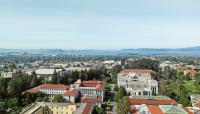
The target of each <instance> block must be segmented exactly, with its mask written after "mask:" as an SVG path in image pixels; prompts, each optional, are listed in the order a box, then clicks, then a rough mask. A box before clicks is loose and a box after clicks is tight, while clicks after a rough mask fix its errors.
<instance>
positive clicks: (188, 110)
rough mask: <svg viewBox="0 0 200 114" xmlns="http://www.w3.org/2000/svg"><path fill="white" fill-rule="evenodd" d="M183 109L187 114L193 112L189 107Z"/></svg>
mask: <svg viewBox="0 0 200 114" xmlns="http://www.w3.org/2000/svg"><path fill="white" fill-rule="evenodd" d="M185 111H186V112H187V113H188V114H194V111H193V112H192V111H191V110H190V109H189V108H185Z"/></svg>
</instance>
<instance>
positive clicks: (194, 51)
mask: <svg viewBox="0 0 200 114" xmlns="http://www.w3.org/2000/svg"><path fill="white" fill-rule="evenodd" d="M25 52H28V53H30V54H32V55H118V56H119V55H121V56H125V55H183V56H200V46H196V47H187V48H174V49H172V48H138V49H135V48H130V49H121V50H64V49H4V48H0V56H1V55H21V54H24V53H25Z"/></svg>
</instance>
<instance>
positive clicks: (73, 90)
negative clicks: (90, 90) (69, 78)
mask: <svg viewBox="0 0 200 114" xmlns="http://www.w3.org/2000/svg"><path fill="white" fill-rule="evenodd" d="M79 91H80V90H79V89H72V90H67V91H65V92H64V95H67V96H75V95H76V94H77V93H78V92H79Z"/></svg>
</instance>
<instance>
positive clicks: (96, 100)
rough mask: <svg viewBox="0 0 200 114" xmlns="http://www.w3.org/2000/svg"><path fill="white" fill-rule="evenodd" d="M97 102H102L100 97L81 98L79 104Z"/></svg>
mask: <svg viewBox="0 0 200 114" xmlns="http://www.w3.org/2000/svg"><path fill="white" fill-rule="evenodd" d="M97 102H102V97H101V96H97V97H83V98H82V99H81V103H97Z"/></svg>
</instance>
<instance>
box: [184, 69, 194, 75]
mask: <svg viewBox="0 0 200 114" xmlns="http://www.w3.org/2000/svg"><path fill="white" fill-rule="evenodd" d="M184 73H185V74H190V75H192V76H195V75H196V74H197V71H196V70H193V69H186V70H184Z"/></svg>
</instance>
